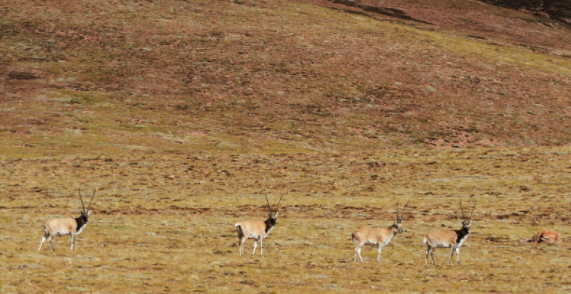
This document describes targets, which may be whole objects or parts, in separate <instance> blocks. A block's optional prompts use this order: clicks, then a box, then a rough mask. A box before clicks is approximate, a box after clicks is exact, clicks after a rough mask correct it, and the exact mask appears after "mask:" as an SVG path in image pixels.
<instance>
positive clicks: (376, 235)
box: [351, 200, 408, 263]
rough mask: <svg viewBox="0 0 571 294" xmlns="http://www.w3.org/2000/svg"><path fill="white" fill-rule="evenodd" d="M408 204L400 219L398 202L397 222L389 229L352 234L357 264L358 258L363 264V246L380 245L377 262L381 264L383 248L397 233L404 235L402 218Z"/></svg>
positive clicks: (361, 230)
mask: <svg viewBox="0 0 571 294" xmlns="http://www.w3.org/2000/svg"><path fill="white" fill-rule="evenodd" d="M407 205H408V202H407V203H406V204H405V206H404V208H403V209H402V213H401V214H400V217H399V202H398V200H397V210H396V214H397V220H396V222H395V223H394V224H393V225H392V226H390V227H387V228H361V229H358V230H356V231H355V232H354V233H353V234H352V237H351V239H352V241H353V244H356V245H357V246H356V247H355V262H357V256H359V259H360V260H361V263H362V262H363V257H361V248H362V247H363V245H377V244H378V245H379V254H378V255H377V261H378V262H381V252H382V250H383V247H384V246H386V245H387V244H389V243H390V242H391V240H392V239H393V237H394V236H395V235H396V234H397V233H402V216H403V215H404V210H405V209H406V206H407Z"/></svg>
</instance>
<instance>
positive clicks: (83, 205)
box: [78, 189, 85, 212]
mask: <svg viewBox="0 0 571 294" xmlns="http://www.w3.org/2000/svg"><path fill="white" fill-rule="evenodd" d="M78 192H79V200H81V206H82V207H83V212H85V204H83V198H81V189H79V190H78Z"/></svg>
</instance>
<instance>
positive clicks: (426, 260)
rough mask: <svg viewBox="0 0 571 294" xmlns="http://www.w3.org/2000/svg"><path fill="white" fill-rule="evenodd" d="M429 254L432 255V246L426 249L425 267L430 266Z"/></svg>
mask: <svg viewBox="0 0 571 294" xmlns="http://www.w3.org/2000/svg"><path fill="white" fill-rule="evenodd" d="M428 254H430V246H428V248H426V259H425V261H424V264H425V265H428Z"/></svg>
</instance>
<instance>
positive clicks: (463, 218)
mask: <svg viewBox="0 0 571 294" xmlns="http://www.w3.org/2000/svg"><path fill="white" fill-rule="evenodd" d="M460 210H461V211H462V220H463V221H464V220H466V218H465V217H464V209H463V208H462V200H460Z"/></svg>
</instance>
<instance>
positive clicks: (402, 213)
mask: <svg viewBox="0 0 571 294" xmlns="http://www.w3.org/2000/svg"><path fill="white" fill-rule="evenodd" d="M409 202H410V200H409V201H407V202H406V204H405V205H404V208H403V209H402V212H401V213H400V219H401V220H402V216H403V215H404V211H405V210H406V207H407V206H408V203H409Z"/></svg>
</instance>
